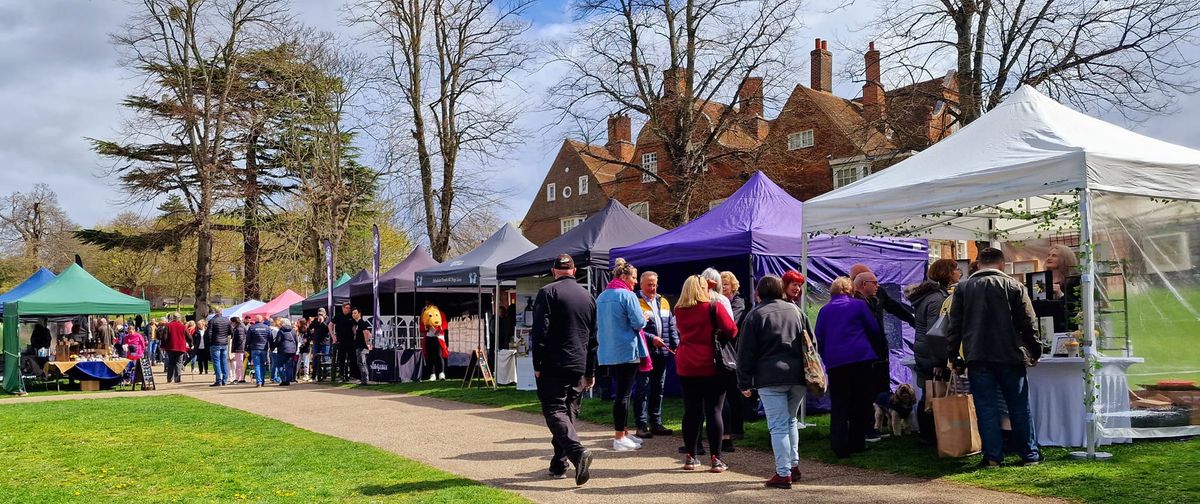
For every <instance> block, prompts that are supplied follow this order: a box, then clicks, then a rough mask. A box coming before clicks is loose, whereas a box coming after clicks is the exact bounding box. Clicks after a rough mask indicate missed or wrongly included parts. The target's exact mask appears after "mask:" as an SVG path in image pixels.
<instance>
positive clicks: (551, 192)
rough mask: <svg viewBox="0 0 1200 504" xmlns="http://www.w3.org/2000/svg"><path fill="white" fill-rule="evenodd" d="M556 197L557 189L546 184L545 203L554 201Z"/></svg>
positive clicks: (552, 183)
mask: <svg viewBox="0 0 1200 504" xmlns="http://www.w3.org/2000/svg"><path fill="white" fill-rule="evenodd" d="M557 197H558V187H557V186H556V185H555V184H554V182H551V183H549V184H546V201H554V200H555V198H557Z"/></svg>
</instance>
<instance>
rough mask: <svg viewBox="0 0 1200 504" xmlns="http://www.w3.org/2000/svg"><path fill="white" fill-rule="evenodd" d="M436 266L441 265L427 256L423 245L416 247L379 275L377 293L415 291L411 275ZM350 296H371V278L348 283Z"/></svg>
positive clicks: (415, 287) (427, 253)
mask: <svg viewBox="0 0 1200 504" xmlns="http://www.w3.org/2000/svg"><path fill="white" fill-rule="evenodd" d="M438 264H441V263H439V262H437V260H436V259H434V258H433V256H431V255H429V250H428V249H426V248H425V246H424V245H417V248H414V249H413V251H412V252H410V253H409V254H408V257H405V258H404V260H403V261H400V263H399V264H396V265H395V266H393V267H392V269H390V270H387V272H384V273H380V274H379V293H380V294H395V293H397V292H414V291H416V289H417V284H416V281H414V280H413V274H414V273H416V272H417V271H418V270H423V269H425V268H432V267H434V266H437V265H438ZM350 295H351V296H369V295H371V277H370V276H369V275H368V276H367V278H365V279H363V280H362V281H360V282H353V281H352V282H350Z"/></svg>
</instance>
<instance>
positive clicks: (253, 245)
mask: <svg viewBox="0 0 1200 504" xmlns="http://www.w3.org/2000/svg"><path fill="white" fill-rule="evenodd" d="M245 182H246V185H245V188H246V189H245V194H244V196H245V197H244V203H243V204H244V205H245V207H244V210H243V215H242V235H243V237H244V238H245V243H244V244H243V245H242V269H243V271H242V274H243V276H244V278H243V279H242V297H243V298H245V299H260V298H261V296H262V286H261V285H260V284H259V279H258V266H259V259H260V256H261V243H262V242H261V239H260V236H259V222H258V211H259V210H258V207H259V201H258V193H259V188H258V132H257V131H254V132H252V133H251V134H250V135H249V138H248V139H247V141H246V181H245Z"/></svg>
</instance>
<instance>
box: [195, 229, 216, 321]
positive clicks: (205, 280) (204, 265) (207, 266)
mask: <svg viewBox="0 0 1200 504" xmlns="http://www.w3.org/2000/svg"><path fill="white" fill-rule="evenodd" d="M204 215H205V216H204V217H201V220H200V226H199V229H198V230H197V231H196V290H195V293H196V304H195V305H194V306H195V309H196V318H197V319H203V318H204V317H206V316H208V297H209V291H210V289H211V288H212V240H213V232H212V227H211V225H210V223H209V222H208V217H207V214H204Z"/></svg>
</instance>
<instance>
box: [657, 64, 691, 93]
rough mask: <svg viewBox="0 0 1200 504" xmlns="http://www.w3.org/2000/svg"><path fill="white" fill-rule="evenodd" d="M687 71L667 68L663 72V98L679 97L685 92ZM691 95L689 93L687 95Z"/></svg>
mask: <svg viewBox="0 0 1200 504" xmlns="http://www.w3.org/2000/svg"><path fill="white" fill-rule="evenodd" d="M686 76H687V69H685V68H668V69H666V70H663V89H662V92H663V98H672V97H676V96H681V95H683V94H685V93H684V91H685V90H687V85H688V84H687V77H686ZM687 94H691V93H687Z"/></svg>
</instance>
